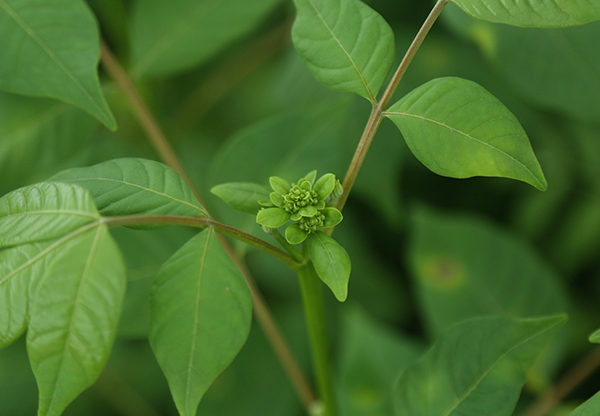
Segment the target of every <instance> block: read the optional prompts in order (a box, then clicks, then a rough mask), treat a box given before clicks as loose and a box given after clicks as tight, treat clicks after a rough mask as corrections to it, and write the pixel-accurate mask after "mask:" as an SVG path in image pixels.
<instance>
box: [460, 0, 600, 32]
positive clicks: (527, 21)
mask: <svg viewBox="0 0 600 416" xmlns="http://www.w3.org/2000/svg"><path fill="white" fill-rule="evenodd" d="M452 1H453V2H454V3H456V4H457V5H458V6H459V7H460V8H461V9H463V10H464V11H465V12H467V13H468V14H470V15H471V16H473V17H475V18H477V19H482V20H487V21H490V22H494V23H505V24H507V25H513V26H526V27H566V26H578V25H584V24H586V23H590V22H593V21H595V20H600V3H598V2H596V1H589V0H552V1H545V0H531V1H518V0H510V1H503V0H452Z"/></svg>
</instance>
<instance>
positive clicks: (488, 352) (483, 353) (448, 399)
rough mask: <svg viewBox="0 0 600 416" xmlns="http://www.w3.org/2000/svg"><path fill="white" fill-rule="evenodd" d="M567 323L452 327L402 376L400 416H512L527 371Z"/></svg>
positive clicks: (508, 321)
mask: <svg viewBox="0 0 600 416" xmlns="http://www.w3.org/2000/svg"><path fill="white" fill-rule="evenodd" d="M565 320H566V317H565V316H564V315H559V316H552V317H544V318H528V319H514V318H507V317H485V318H475V319H470V320H467V321H463V322H461V323H459V324H457V325H455V326H453V327H451V328H449V329H448V330H447V331H445V332H444V333H443V334H442V335H441V336H440V338H439V339H438V340H437V341H436V342H435V343H434V345H433V347H432V348H431V349H430V350H429V351H428V352H427V353H426V354H425V355H424V356H423V357H422V358H421V360H420V361H419V362H418V363H416V364H415V365H413V366H411V367H409V368H408V369H407V370H406V371H405V372H404V373H402V375H401V376H400V378H399V380H398V382H397V383H396V386H395V387H394V399H395V412H396V415H398V416H400V415H411V416H420V415H423V416H425V415H427V416H438V415H439V416H459V415H465V414H473V415H475V414H476V415H492V414H493V415H495V416H509V415H512V412H513V410H514V407H515V404H516V402H517V399H518V398H519V394H520V390H521V387H522V385H523V383H524V382H525V377H526V373H527V370H528V369H529V367H531V366H532V365H533V363H534V362H535V359H536V358H537V355H538V354H539V353H540V351H542V349H543V348H544V346H545V345H546V343H547V342H548V341H549V340H550V338H551V337H552V336H553V335H554V334H555V333H556V331H558V329H559V328H560V327H561V326H562V325H563V324H564V322H565Z"/></svg>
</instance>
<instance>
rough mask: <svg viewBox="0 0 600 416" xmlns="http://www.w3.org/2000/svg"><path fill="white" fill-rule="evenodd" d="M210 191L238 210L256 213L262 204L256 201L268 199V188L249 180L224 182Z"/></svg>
mask: <svg viewBox="0 0 600 416" xmlns="http://www.w3.org/2000/svg"><path fill="white" fill-rule="evenodd" d="M210 192H211V193H213V194H215V195H216V196H218V197H219V198H221V199H222V200H223V201H224V202H225V203H227V205H229V206H231V207H232V208H234V209H237V210H238V211H242V212H246V213H248V214H256V213H257V212H258V210H259V209H260V208H262V205H260V204H259V203H258V201H269V194H270V193H271V192H270V191H269V189H267V188H266V187H265V186H262V185H259V184H256V183H249V182H233V183H224V184H221V185H217V186H213V187H212V188H211V190H210Z"/></svg>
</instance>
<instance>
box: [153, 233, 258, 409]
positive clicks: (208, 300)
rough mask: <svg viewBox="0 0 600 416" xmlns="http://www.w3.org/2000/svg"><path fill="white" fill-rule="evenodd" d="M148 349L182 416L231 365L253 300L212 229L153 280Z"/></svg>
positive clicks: (245, 332)
mask: <svg viewBox="0 0 600 416" xmlns="http://www.w3.org/2000/svg"><path fill="white" fill-rule="evenodd" d="M151 311H152V320H151V327H150V344H151V345H152V349H153V351H154V353H155V355H156V358H157V360H158V363H159V364H160V367H161V368H162V370H163V372H164V373H165V376H166V377H167V380H168V382H169V387H170V389H171V393H172V394H173V398H174V400H175V404H176V405H177V409H178V410H179V413H180V414H181V415H182V416H192V415H195V414H196V410H197V407H198V403H199V402H200V399H201V398H202V396H203V395H204V393H205V392H206V390H207V389H208V388H209V386H210V385H211V384H212V383H213V381H214V380H215V378H216V377H217V376H218V375H219V374H220V373H221V372H222V371H223V370H224V369H225V368H226V367H227V366H228V365H229V364H230V363H231V361H232V360H233V359H234V358H235V356H236V355H237V353H238V352H239V350H240V349H241V348H242V346H243V345H244V343H245V341H246V338H247V336H248V332H249V330H250V323H251V322H250V321H251V317H252V300H251V296H250V291H249V289H248V286H247V285H246V282H245V280H244V278H243V276H242V275H241V274H240V272H239V271H238V270H237V268H236V267H235V265H234V264H233V262H232V261H231V259H230V258H229V257H228V255H227V253H226V252H225V250H224V249H223V248H222V247H221V245H220V244H219V242H218V240H217V238H216V236H215V232H214V231H213V230H212V229H207V230H204V231H202V232H201V233H200V234H198V235H197V236H196V237H194V238H192V239H191V240H190V241H189V242H187V243H186V244H185V245H184V246H183V247H182V248H181V249H180V250H179V251H177V252H176V253H175V255H173V257H171V259H169V261H168V262H167V263H166V264H165V265H164V266H163V268H162V269H161V271H160V272H159V274H158V276H157V277H156V279H155V284H154V287H153V291H152V302H151Z"/></svg>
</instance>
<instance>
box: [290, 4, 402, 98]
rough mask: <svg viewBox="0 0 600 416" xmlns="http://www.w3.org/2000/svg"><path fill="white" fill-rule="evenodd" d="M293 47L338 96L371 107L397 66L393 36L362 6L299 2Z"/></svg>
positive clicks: (365, 6) (381, 19) (377, 16)
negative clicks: (348, 96) (353, 96)
mask: <svg viewBox="0 0 600 416" xmlns="http://www.w3.org/2000/svg"><path fill="white" fill-rule="evenodd" d="M295 3H296V8H297V9H298V14H297V17H296V21H295V22H294V26H293V28H292V39H293V41H294V46H295V47H296V50H297V51H298V53H299V54H300V56H301V57H302V58H303V59H304V61H305V62H306V64H307V65H308V67H309V68H310V70H311V71H312V73H313V75H314V76H315V78H317V80H319V81H320V82H322V83H323V84H324V85H325V86H327V87H329V88H331V89H332V90H335V91H341V92H353V93H355V94H358V95H361V96H363V97H365V98H366V99H367V100H369V101H371V102H375V101H376V96H377V92H378V91H379V88H381V85H382V83H383V81H384V80H385V78H386V76H387V74H388V72H389V70H390V68H391V67H392V64H393V63H394V34H393V32H392V29H391V28H390V27H389V25H388V24H387V22H386V21H385V20H384V19H383V17H381V16H380V15H379V14H378V13H377V12H376V11H374V10H373V9H371V8H370V7H369V6H367V5H366V4H364V3H363V2H361V1H359V0H328V1H325V0H295Z"/></svg>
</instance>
